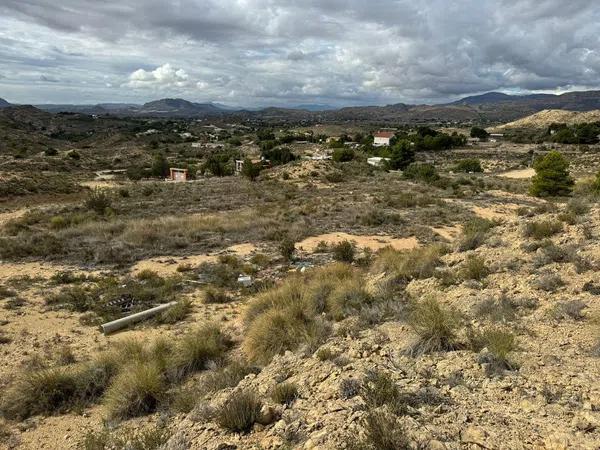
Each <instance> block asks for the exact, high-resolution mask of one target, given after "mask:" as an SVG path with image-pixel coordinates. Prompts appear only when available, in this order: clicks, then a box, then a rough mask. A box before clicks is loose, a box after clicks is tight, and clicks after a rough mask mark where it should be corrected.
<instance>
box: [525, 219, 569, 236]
mask: <svg viewBox="0 0 600 450" xmlns="http://www.w3.org/2000/svg"><path fill="white" fill-rule="evenodd" d="M562 230H563V225H562V223H560V222H559V221H558V220H543V221H539V222H538V221H533V222H528V223H527V224H526V225H525V230H524V235H525V237H532V238H534V239H538V240H539V239H544V238H548V237H550V236H554V235H555V234H557V233H560V232H561V231H562Z"/></svg>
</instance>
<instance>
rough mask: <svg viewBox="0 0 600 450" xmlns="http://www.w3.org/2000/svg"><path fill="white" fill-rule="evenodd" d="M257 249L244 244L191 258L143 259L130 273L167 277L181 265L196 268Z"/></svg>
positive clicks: (244, 254)
mask: <svg viewBox="0 0 600 450" xmlns="http://www.w3.org/2000/svg"><path fill="white" fill-rule="evenodd" d="M256 250H257V247H256V246H255V245H254V244H250V243H245V244H238V245H232V246H231V247H227V248H226V249H225V250H223V251H220V252H216V253H208V254H204V255H191V256H159V257H156V258H150V259H145V260H143V261H139V262H138V263H136V264H135V265H134V266H133V267H132V268H131V272H132V273H134V274H135V273H138V272H141V271H142V270H151V271H153V272H156V273H158V274H159V275H161V276H169V275H174V274H175V273H177V267H179V265H181V264H189V265H191V266H197V265H199V264H202V263H213V262H217V261H218V260H219V256H221V255H224V254H234V255H236V256H247V255H250V254H251V253H253V252H255V251H256Z"/></svg>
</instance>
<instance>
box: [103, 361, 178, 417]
mask: <svg viewBox="0 0 600 450" xmlns="http://www.w3.org/2000/svg"><path fill="white" fill-rule="evenodd" d="M166 391H167V384H166V380H165V378H164V374H163V372H162V370H161V368H160V367H159V366H158V365H157V364H154V363H153V362H137V363H133V364H132V365H131V366H128V367H126V368H125V369H124V370H123V371H122V372H121V373H119V375H117V377H116V378H115V379H114V381H113V382H112V383H111V386H110V388H109V389H108V391H107V392H106V396H105V400H104V402H105V405H106V409H107V411H108V415H109V417H111V418H113V419H126V418H129V417H136V416H140V415H144V414H147V413H150V412H153V411H154V410H155V409H156V408H157V406H158V405H159V404H160V403H161V402H163V401H164V400H165V398H166Z"/></svg>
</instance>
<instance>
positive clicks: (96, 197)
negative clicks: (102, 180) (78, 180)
mask: <svg viewBox="0 0 600 450" xmlns="http://www.w3.org/2000/svg"><path fill="white" fill-rule="evenodd" d="M111 205H112V198H111V196H110V194H109V192H108V191H107V190H105V189H99V188H96V189H94V190H93V191H92V192H90V194H89V195H88V197H87V198H86V200H85V207H86V208H87V209H89V210H91V211H94V212H95V213H96V214H98V215H104V214H105V213H106V211H107V210H108V209H109V208H110V207H111Z"/></svg>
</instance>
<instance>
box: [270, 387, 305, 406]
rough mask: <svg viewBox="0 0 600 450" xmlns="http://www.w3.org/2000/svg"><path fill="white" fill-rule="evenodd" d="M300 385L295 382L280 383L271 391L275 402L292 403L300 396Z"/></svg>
mask: <svg viewBox="0 0 600 450" xmlns="http://www.w3.org/2000/svg"><path fill="white" fill-rule="evenodd" d="M298 395H299V394H298V386H296V385H295V384H294V383H280V384H278V385H277V386H275V388H273V391H272V392H271V399H272V400H273V401H274V402H275V403H280V404H282V405H288V406H289V405H291V404H292V403H294V400H296V399H297V398H298Z"/></svg>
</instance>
